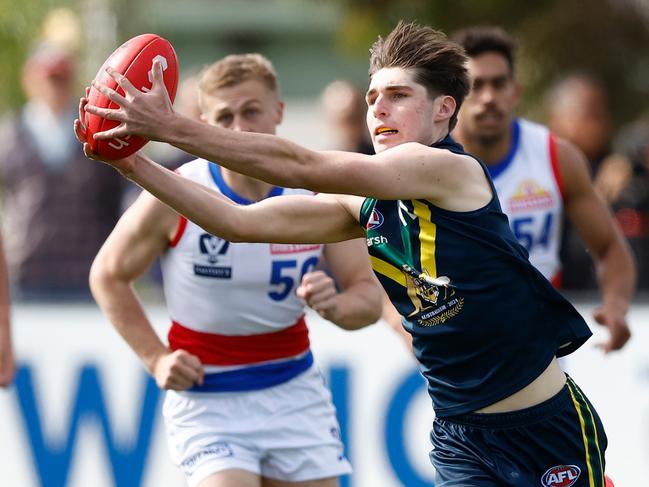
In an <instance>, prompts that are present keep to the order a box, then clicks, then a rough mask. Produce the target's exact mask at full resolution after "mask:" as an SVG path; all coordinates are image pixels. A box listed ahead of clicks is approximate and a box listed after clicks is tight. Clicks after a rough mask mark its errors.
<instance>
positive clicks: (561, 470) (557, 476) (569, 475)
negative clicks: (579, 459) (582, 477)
mask: <svg viewBox="0 0 649 487" xmlns="http://www.w3.org/2000/svg"><path fill="white" fill-rule="evenodd" d="M580 473H581V470H580V469H579V467H578V466H576V465H557V466H556V467H552V468H550V469H548V471H547V472H545V473H544V474H543V477H541V483H542V484H543V485H544V486H545V487H570V486H571V485H573V484H574V483H575V482H577V479H578V478H579V474H580Z"/></svg>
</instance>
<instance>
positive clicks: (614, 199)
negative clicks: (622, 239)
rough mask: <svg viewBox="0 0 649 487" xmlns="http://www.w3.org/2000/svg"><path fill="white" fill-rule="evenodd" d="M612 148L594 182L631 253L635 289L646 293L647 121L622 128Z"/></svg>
mask: <svg viewBox="0 0 649 487" xmlns="http://www.w3.org/2000/svg"><path fill="white" fill-rule="evenodd" d="M614 149H615V154H614V155H612V156H610V157H608V158H607V159H605V160H604V161H603V162H602V164H601V167H600V170H599V172H598V177H597V180H596V183H598V184H599V185H601V187H602V190H601V192H602V193H603V195H604V196H605V198H606V199H607V200H608V202H609V204H610V205H611V208H612V209H613V212H614V213H615V217H616V219H617V221H618V224H619V225H620V228H621V229H622V232H623V233H624V235H625V236H626V237H627V239H628V241H629V244H630V245H631V249H632V250H633V252H634V253H635V256H636V262H637V266H638V288H639V289H642V290H649V118H647V119H644V120H640V121H637V122H634V123H632V124H629V125H628V126H626V127H623V128H622V130H620V133H619V135H618V136H617V137H616V138H615V143H614Z"/></svg>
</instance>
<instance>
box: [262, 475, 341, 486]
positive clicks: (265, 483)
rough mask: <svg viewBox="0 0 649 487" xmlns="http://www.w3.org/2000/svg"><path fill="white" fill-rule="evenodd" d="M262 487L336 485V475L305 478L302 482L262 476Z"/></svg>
mask: <svg viewBox="0 0 649 487" xmlns="http://www.w3.org/2000/svg"><path fill="white" fill-rule="evenodd" d="M261 485H262V487H338V485H339V484H338V477H330V478H327V479H318V480H305V481H303V482H287V481H285V480H277V479H269V478H263V480H262V484H261Z"/></svg>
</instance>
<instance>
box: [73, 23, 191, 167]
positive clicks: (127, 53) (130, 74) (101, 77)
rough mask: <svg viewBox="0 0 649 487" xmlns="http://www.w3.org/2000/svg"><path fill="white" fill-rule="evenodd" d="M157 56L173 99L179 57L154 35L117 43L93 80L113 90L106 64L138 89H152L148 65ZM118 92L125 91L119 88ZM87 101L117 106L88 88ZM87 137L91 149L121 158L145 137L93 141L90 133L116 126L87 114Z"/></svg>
mask: <svg viewBox="0 0 649 487" xmlns="http://www.w3.org/2000/svg"><path fill="white" fill-rule="evenodd" d="M156 59H159V60H160V61H161V63H162V68H163V76H164V82H165V86H166V87H167V91H168V92H169V97H170V98H171V101H172V102H173V100H174V98H175V96H176V88H177V87H178V58H177V57H176V52H175V51H174V48H173V46H172V45H171V43H169V41H167V40H166V39H163V38H162V37H160V36H158V35H156V34H142V35H139V36H136V37H133V38H132V39H130V40H128V41H126V42H125V43H124V44H122V45H121V46H119V47H118V48H117V49H116V50H115V51H114V52H113V53H112V54H111V55H110V56H109V57H108V59H106V62H104V64H103V65H102V66H101V68H99V72H98V73H97V75H96V76H95V80H97V81H99V82H100V83H102V84H104V85H106V86H108V87H109V88H112V89H115V87H116V86H117V83H116V82H115V80H114V79H113V78H111V77H110V76H109V75H108V73H106V68H107V67H108V66H110V67H112V68H113V69H115V70H116V71H118V72H119V73H121V74H123V75H124V76H126V78H128V80H129V81H130V82H131V83H132V84H133V86H135V87H136V88H137V89H139V90H141V91H148V90H150V89H151V83H152V79H153V74H152V72H151V68H152V66H153V61H154V60H156ZM117 91H118V93H120V94H121V95H123V94H124V91H123V90H122V89H121V88H119V89H118V90H117ZM88 103H89V104H90V105H95V106H98V107H102V108H119V107H118V105H117V104H116V103H113V102H112V101H110V100H109V99H108V98H106V97H105V96H104V95H102V94H101V93H100V92H99V91H97V90H96V89H94V88H91V89H90V94H89V95H88ZM85 125H86V136H87V140H88V143H89V144H90V148H91V149H92V151H93V152H95V153H97V154H100V155H101V156H103V157H105V158H106V159H111V160H114V159H121V158H123V157H126V156H129V155H131V154H133V153H134V152H137V151H138V150H139V149H141V148H142V146H143V145H144V144H146V143H147V142H148V140H147V139H145V138H143V137H139V136H129V137H124V138H123V139H121V138H120V139H107V140H94V139H93V138H92V134H95V133H97V132H103V131H105V130H109V129H111V128H113V127H116V126H117V125H119V122H117V121H115V120H106V119H105V118H101V117H99V116H97V115H93V114H90V113H87V114H86V121H85Z"/></svg>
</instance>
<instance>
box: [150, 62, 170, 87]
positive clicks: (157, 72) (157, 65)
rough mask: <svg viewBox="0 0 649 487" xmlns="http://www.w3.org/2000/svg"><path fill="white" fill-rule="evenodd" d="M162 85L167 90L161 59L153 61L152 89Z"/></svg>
mask: <svg viewBox="0 0 649 487" xmlns="http://www.w3.org/2000/svg"><path fill="white" fill-rule="evenodd" d="M157 87H161V88H162V89H163V90H165V91H167V87H166V86H165V80H164V70H163V69H162V63H161V62H160V60H159V59H156V60H155V61H153V86H152V89H155V88H157Z"/></svg>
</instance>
